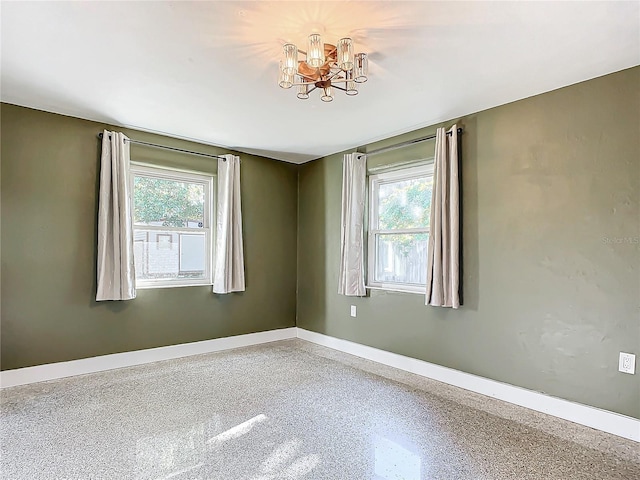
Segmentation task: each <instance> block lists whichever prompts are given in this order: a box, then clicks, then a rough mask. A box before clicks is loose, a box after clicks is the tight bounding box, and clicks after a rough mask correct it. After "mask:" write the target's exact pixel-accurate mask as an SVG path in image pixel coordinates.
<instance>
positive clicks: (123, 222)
mask: <svg viewBox="0 0 640 480" xmlns="http://www.w3.org/2000/svg"><path fill="white" fill-rule="evenodd" d="M127 140H128V138H127V137H125V136H124V134H122V133H119V132H109V131H107V130H105V131H104V132H103V133H102V158H101V160H100V197H99V200H98V202H99V204H98V264H97V267H98V290H97V293H96V300H97V301H102V300H130V299H132V298H135V297H136V283H135V282H136V275H135V268H134V260H133V219H132V211H131V209H132V202H131V182H130V180H129V142H128V141H127Z"/></svg>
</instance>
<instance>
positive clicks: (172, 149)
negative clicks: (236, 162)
mask: <svg viewBox="0 0 640 480" xmlns="http://www.w3.org/2000/svg"><path fill="white" fill-rule="evenodd" d="M98 138H100V139H102V133H99V134H98ZM126 141H128V142H129V143H134V144H136V145H144V146H146V147H153V148H161V149H162V150H171V151H172V152H181V153H188V154H189V155H199V156H200V157H209V158H222V159H223V160H226V158H225V157H224V155H212V154H210V153H201V152H194V151H192V150H184V149H182V148H176V147H167V146H166V145H158V144H157V143H149V142H142V141H140V140H131V139H130V138H128V139H126Z"/></svg>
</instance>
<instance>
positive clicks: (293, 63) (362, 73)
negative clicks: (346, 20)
mask: <svg viewBox="0 0 640 480" xmlns="http://www.w3.org/2000/svg"><path fill="white" fill-rule="evenodd" d="M282 53H283V58H282V60H281V61H280V68H279V70H278V85H280V87H282V88H291V87H293V86H296V87H298V98H299V99H301V100H306V99H307V98H309V94H310V93H311V92H312V91H314V90H316V89H318V90H319V91H320V99H321V100H322V101H323V102H331V101H332V100H333V90H334V89H337V90H342V91H343V92H345V93H346V94H347V95H351V96H353V95H357V94H358V84H359V83H364V82H366V81H367V75H368V74H369V60H368V58H367V54H366V53H356V54H355V55H354V54H353V40H351V39H350V38H342V39H340V41H339V42H338V45H337V46H336V45H331V44H329V43H322V37H321V35H320V34H318V33H313V34H311V35H309V41H308V47H307V51H306V52H305V51H304V50H300V49H299V48H298V47H296V46H295V45H294V44H293V43H287V44H285V45H284V46H283V47H282ZM300 53H301V54H303V55H304V56H305V59H304V60H298V54H300Z"/></svg>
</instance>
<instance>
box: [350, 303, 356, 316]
mask: <svg viewBox="0 0 640 480" xmlns="http://www.w3.org/2000/svg"><path fill="white" fill-rule="evenodd" d="M351 316H352V317H355V316H356V306H355V305H351Z"/></svg>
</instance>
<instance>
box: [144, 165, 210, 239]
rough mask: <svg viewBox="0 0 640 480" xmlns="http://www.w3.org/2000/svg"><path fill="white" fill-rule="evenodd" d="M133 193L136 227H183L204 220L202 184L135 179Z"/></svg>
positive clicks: (150, 178)
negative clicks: (141, 225) (156, 225)
mask: <svg viewBox="0 0 640 480" xmlns="http://www.w3.org/2000/svg"><path fill="white" fill-rule="evenodd" d="M133 191H134V205H135V212H134V221H135V223H137V224H145V225H154V224H157V223H160V224H161V225H162V226H165V227H187V226H189V223H193V222H199V223H202V222H203V220H204V197H205V194H204V185H203V184H197V183H186V182H176V181H175V180H167V179H163V178H154V177H143V176H135V177H134V188H133ZM200 226H202V225H200Z"/></svg>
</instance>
